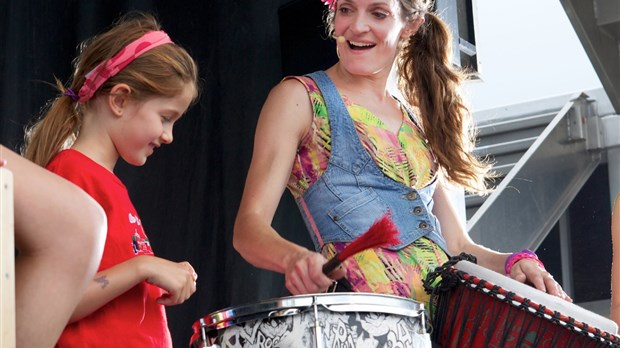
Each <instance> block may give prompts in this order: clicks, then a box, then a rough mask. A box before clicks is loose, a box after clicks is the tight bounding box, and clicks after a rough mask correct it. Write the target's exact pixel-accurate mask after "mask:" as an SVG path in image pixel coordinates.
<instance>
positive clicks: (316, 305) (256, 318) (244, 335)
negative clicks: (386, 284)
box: [190, 293, 431, 348]
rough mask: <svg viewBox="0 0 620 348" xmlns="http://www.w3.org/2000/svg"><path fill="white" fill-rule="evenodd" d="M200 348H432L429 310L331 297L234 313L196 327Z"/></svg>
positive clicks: (292, 299) (382, 299) (385, 299)
mask: <svg viewBox="0 0 620 348" xmlns="http://www.w3.org/2000/svg"><path fill="white" fill-rule="evenodd" d="M193 329H194V334H193V335H192V338H191V341H190V345H191V347H193V348H198V347H222V348H224V347H227V348H228V347H231V348H232V347H295V348H304V347H318V348H322V347H343V348H345V347H358V348H361V347H420V348H430V347H431V340H430V335H429V334H428V333H427V332H426V312H425V311H424V305H423V304H421V303H419V302H416V301H413V300H409V299H405V298H402V297H397V296H391V295H380V294H368V293H325V294H311V295H300V296H289V297H282V298H276V299H271V300H266V301H262V302H258V303H255V304H250V305H245V306H240V307H230V308H226V309H223V310H220V311H217V312H214V313H211V314H209V315H207V316H205V317H203V318H201V319H200V320H198V321H196V322H195V323H194V325H193Z"/></svg>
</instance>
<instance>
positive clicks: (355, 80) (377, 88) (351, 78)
mask: <svg viewBox="0 0 620 348" xmlns="http://www.w3.org/2000/svg"><path fill="white" fill-rule="evenodd" d="M326 72H327V75H328V76H329V77H330V78H331V79H332V81H333V82H334V84H335V85H336V88H338V90H339V91H340V93H342V94H344V95H346V96H347V97H349V98H351V99H356V100H372V101H374V102H379V103H382V102H384V101H386V100H388V99H391V98H392V94H391V93H390V90H389V89H388V81H390V79H389V73H384V72H379V73H377V74H373V75H364V76H362V75H353V74H351V73H349V72H348V71H347V70H346V69H344V68H343V67H342V65H341V64H339V63H337V64H335V65H334V66H332V67H331V68H329V69H328V70H327V71H326Z"/></svg>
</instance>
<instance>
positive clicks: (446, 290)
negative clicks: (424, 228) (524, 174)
mask: <svg viewBox="0 0 620 348" xmlns="http://www.w3.org/2000/svg"><path fill="white" fill-rule="evenodd" d="M467 256H468V255H465V256H463V254H462V255H461V260H458V257H457V258H453V259H452V260H451V261H448V262H447V263H446V264H445V265H444V266H442V267H440V268H438V269H437V270H436V271H435V272H433V273H431V274H430V275H429V277H427V279H426V280H425V287H426V288H427V291H428V292H430V293H431V294H432V300H431V308H429V312H430V315H431V317H432V325H433V330H432V331H433V332H432V340H433V342H436V343H437V344H439V345H440V346H441V347H445V348H450V347H458V348H462V347H503V348H510V347H528V348H530V347H549V348H551V347H575V348H577V347H579V348H583V347H610V346H611V347H620V339H619V338H618V337H617V336H616V335H617V330H618V326H617V325H616V323H615V322H613V321H611V320H609V319H607V318H605V317H602V316H600V315H598V314H596V313H593V312H590V311H588V310H586V309H584V308H582V307H579V306H577V305H575V304H573V303H570V302H567V301H564V300H562V299H560V298H558V297H556V296H552V295H549V294H547V293H545V292H542V291H540V290H538V289H536V288H534V287H531V286H528V285H526V284H523V283H520V282H518V281H516V280H514V279H511V278H509V277H506V276H504V275H502V274H499V273H497V272H494V271H491V270H489V269H486V268H483V267H481V266H479V265H477V264H475V263H472V262H470V261H467V260H465V259H464V258H468V257H467ZM469 258H470V260H472V261H474V260H475V259H474V258H473V257H471V256H469ZM439 278H441V279H440V280H439ZM436 280H439V281H438V282H436ZM435 282H436V284H433V283H435ZM431 284H433V285H431Z"/></svg>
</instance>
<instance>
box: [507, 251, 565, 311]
mask: <svg viewBox="0 0 620 348" xmlns="http://www.w3.org/2000/svg"><path fill="white" fill-rule="evenodd" d="M510 277H511V278H513V279H515V280H517V281H519V282H521V283H526V282H527V283H530V284H531V285H533V286H534V287H535V288H536V289H538V290H541V291H544V292H547V293H549V294H550V295H554V296H557V297H559V298H561V299H564V300H566V301H569V302H573V299H572V298H570V296H568V295H567V294H566V293H565V292H564V289H562V286H560V284H558V283H557V282H556V281H555V279H553V276H552V275H551V274H550V273H549V272H547V271H545V270H544V269H542V268H540V267H539V266H538V263H537V262H536V261H534V260H530V259H523V260H520V261H518V262H517V263H515V264H514V266H513V267H512V270H511V271H510Z"/></svg>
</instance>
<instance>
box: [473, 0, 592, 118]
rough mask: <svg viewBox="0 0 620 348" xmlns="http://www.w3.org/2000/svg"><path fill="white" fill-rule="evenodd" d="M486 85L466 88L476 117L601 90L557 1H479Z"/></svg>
mask: <svg viewBox="0 0 620 348" xmlns="http://www.w3.org/2000/svg"><path fill="white" fill-rule="evenodd" d="M475 4H476V20H477V28H476V47H477V50H478V59H479V64H480V72H481V77H482V81H477V82H468V83H467V85H466V87H465V92H466V94H467V97H468V100H469V103H470V106H471V108H472V110H473V111H474V112H476V111H480V110H486V109H491V108H496V107H500V106H506V105H512V104H516V103H522V102H527V101H531V100H538V99H543V98H548V97H553V96H557V95H564V94H572V93H576V92H580V91H583V90H588V89H593V88H600V87H601V82H600V81H599V79H598V77H597V76H596V73H595V72H594V69H593V68H592V65H591V63H590V61H589V59H588V57H587V55H586V53H585V51H584V49H583V47H582V46H581V43H580V41H579V39H578V38H577V35H576V34H575V31H574V29H573V27H572V26H571V24H570V21H569V20H568V18H567V16H566V13H565V12H564V9H563V7H562V5H561V4H560V1H559V0H475Z"/></svg>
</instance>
